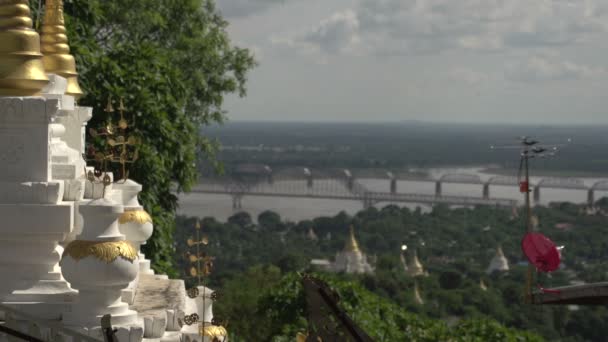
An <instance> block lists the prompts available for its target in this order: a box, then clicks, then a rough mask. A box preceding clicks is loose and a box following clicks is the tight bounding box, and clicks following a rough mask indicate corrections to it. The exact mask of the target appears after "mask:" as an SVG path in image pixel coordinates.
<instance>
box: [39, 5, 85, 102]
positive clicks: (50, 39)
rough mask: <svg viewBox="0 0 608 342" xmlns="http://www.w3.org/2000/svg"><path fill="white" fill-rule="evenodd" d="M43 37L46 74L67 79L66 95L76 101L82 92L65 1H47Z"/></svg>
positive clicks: (42, 48)
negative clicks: (68, 32)
mask: <svg viewBox="0 0 608 342" xmlns="http://www.w3.org/2000/svg"><path fill="white" fill-rule="evenodd" d="M41 36H42V38H41V39H42V40H41V50H42V53H43V55H44V57H43V58H42V62H43V63H44V68H45V69H46V72H47V73H49V74H57V75H59V76H61V77H64V78H65V79H67V81H68V87H67V90H66V94H68V95H72V96H74V97H75V98H76V99H78V98H80V97H82V90H81V89H80V85H78V73H77V72H76V61H75V60H74V56H72V55H71V54H70V46H69V44H68V36H67V35H66V29H65V18H64V16H63V0H46V4H45V10H44V19H43V21H42V29H41Z"/></svg>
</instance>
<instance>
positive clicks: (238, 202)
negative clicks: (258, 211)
mask: <svg viewBox="0 0 608 342" xmlns="http://www.w3.org/2000/svg"><path fill="white" fill-rule="evenodd" d="M232 209H234V210H238V209H243V195H241V194H238V195H237V194H233V195H232Z"/></svg>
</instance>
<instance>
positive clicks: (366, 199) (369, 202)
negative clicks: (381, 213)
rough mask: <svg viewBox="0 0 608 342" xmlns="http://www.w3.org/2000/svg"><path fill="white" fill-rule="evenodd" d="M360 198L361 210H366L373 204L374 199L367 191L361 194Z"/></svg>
mask: <svg viewBox="0 0 608 342" xmlns="http://www.w3.org/2000/svg"><path fill="white" fill-rule="evenodd" d="M361 200H362V201H363V210H367V209H369V208H371V207H373V206H374V200H373V198H372V196H370V195H369V194H367V193H365V194H364V195H363V198H361Z"/></svg>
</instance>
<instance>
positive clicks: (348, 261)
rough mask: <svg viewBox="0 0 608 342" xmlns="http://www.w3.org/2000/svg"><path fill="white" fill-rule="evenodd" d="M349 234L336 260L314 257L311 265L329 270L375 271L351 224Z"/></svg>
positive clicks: (349, 271) (346, 271) (348, 271)
mask: <svg viewBox="0 0 608 342" xmlns="http://www.w3.org/2000/svg"><path fill="white" fill-rule="evenodd" d="M349 229H350V230H349V235H348V236H347V238H346V243H345V244H344V248H343V249H342V251H340V252H338V253H336V258H335V261H333V262H331V261H329V260H327V259H313V260H311V261H310V263H311V265H313V266H315V267H317V268H320V269H321V270H324V271H328V272H344V273H374V268H373V267H372V265H370V263H369V262H368V261H367V256H366V255H365V254H364V253H363V252H362V251H361V249H360V248H359V243H358V242H357V238H356V237H355V228H354V227H353V226H352V225H351V226H350V228H349Z"/></svg>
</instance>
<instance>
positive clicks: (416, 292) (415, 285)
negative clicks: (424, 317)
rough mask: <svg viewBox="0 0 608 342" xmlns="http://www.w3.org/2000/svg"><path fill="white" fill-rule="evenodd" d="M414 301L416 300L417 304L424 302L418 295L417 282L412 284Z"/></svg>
mask: <svg viewBox="0 0 608 342" xmlns="http://www.w3.org/2000/svg"><path fill="white" fill-rule="evenodd" d="M414 302H416V304H418V305H423V304H424V300H423V299H422V296H421V295H420V289H419V288H418V282H416V283H415V284H414Z"/></svg>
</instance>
